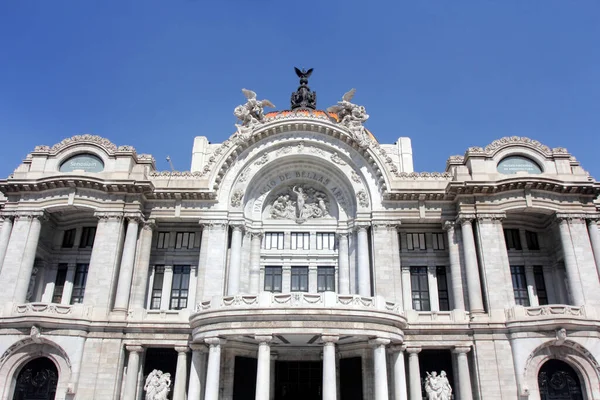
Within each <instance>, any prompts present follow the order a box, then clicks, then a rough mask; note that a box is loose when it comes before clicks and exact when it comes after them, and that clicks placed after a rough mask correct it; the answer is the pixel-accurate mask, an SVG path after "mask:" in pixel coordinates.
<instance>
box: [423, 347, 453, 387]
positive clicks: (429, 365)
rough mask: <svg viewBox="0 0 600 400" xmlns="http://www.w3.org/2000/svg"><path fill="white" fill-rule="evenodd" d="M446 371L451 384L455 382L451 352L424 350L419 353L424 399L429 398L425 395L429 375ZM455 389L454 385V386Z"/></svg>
mask: <svg viewBox="0 0 600 400" xmlns="http://www.w3.org/2000/svg"><path fill="white" fill-rule="evenodd" d="M433 371H435V372H437V373H438V374H439V373H440V372H441V371H445V372H446V375H447V376H448V380H449V381H450V384H452V382H454V372H453V371H452V353H451V352H450V350H445V349H440V350H423V351H421V352H420V353H419V372H420V373H421V392H422V395H423V398H427V393H425V379H426V378H427V373H428V372H429V373H431V372H433ZM452 388H454V385H453V386H452Z"/></svg>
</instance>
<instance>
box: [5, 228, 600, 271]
mask: <svg viewBox="0 0 600 400" xmlns="http://www.w3.org/2000/svg"><path fill="white" fill-rule="evenodd" d="M587 229H588V234H589V235H590V242H591V244H592V251H593V253H594V261H596V269H597V270H598V274H600V232H599V231H598V220H597V219H588V220H587ZM0 243H1V242H0ZM1 257H2V249H1V248H0V266H1V265H2V261H1V260H2V258H1Z"/></svg>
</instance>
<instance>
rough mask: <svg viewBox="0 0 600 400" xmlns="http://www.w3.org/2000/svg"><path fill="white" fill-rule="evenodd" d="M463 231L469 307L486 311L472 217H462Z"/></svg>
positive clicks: (474, 310) (475, 310)
mask: <svg viewBox="0 0 600 400" xmlns="http://www.w3.org/2000/svg"><path fill="white" fill-rule="evenodd" d="M460 223H461V231H462V236H463V254H464V258H465V270H466V273H467V291H468V293H469V308H470V311H471V312H472V313H478V312H479V313H481V312H484V311H485V310H484V308H483V299H482V296H481V278H480V277H479V266H478V264H477V253H476V251H477V250H476V249H475V239H474V237H473V226H472V222H471V218H470V217H467V218H462V219H461V221H460Z"/></svg>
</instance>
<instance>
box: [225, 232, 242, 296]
mask: <svg viewBox="0 0 600 400" xmlns="http://www.w3.org/2000/svg"><path fill="white" fill-rule="evenodd" d="M230 226H231V229H232V232H231V256H230V257H229V279H228V283H227V294H229V295H230V296H231V295H235V294H238V293H239V291H240V270H241V268H242V227H243V226H242V223H239V222H236V223H235V224H230Z"/></svg>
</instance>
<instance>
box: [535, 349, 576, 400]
mask: <svg viewBox="0 0 600 400" xmlns="http://www.w3.org/2000/svg"><path fill="white" fill-rule="evenodd" d="M538 385H539V388H540V398H541V400H583V392H582V389H581V382H580V381H579V377H578V376H577V373H576V372H575V370H574V369H573V368H571V366H569V364H567V363H566V362H564V361H561V360H556V359H552V360H548V361H546V362H545V363H544V365H542V368H540V372H539V374H538Z"/></svg>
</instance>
